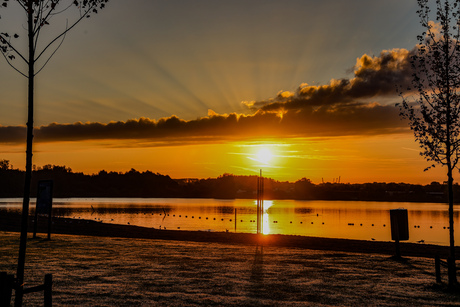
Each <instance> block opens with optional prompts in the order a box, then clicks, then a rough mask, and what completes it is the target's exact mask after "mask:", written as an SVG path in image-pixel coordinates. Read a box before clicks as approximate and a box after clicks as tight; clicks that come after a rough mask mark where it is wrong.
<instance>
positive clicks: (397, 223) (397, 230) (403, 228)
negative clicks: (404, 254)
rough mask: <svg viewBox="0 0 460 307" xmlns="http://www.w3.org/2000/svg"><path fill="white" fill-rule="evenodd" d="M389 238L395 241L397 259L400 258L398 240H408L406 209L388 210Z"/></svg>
mask: <svg viewBox="0 0 460 307" xmlns="http://www.w3.org/2000/svg"><path fill="white" fill-rule="evenodd" d="M390 222H391V240H394V241H395V248H396V255H395V257H396V258H397V259H401V249H400V246H399V241H405V240H409V220H408V216H407V209H392V210H390Z"/></svg>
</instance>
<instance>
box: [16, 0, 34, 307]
mask: <svg viewBox="0 0 460 307" xmlns="http://www.w3.org/2000/svg"><path fill="white" fill-rule="evenodd" d="M32 2H33V1H31V0H30V1H28V3H27V7H28V12H27V24H28V32H29V63H28V65H29V72H28V78H29V84H28V117H27V149H26V176H25V181H24V197H23V201H22V218H21V236H20V241H19V256H18V268H17V276H16V280H17V285H18V288H17V290H16V292H15V301H14V305H15V307H20V306H22V299H23V287H24V266H25V260H26V246H27V228H28V221H29V199H30V185H31V181H32V143H33V137H34V135H33V129H34V74H35V72H34V64H35V62H34V58H35V53H34V31H33V9H32Z"/></svg>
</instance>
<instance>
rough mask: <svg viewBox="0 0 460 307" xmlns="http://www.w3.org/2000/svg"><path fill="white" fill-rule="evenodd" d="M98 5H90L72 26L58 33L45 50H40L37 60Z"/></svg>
mask: <svg viewBox="0 0 460 307" xmlns="http://www.w3.org/2000/svg"><path fill="white" fill-rule="evenodd" d="M95 6H96V4H93V5H91V6H90V7H88V9H87V10H86V11H85V13H84V14H82V15H81V16H80V18H78V19H77V20H76V21H75V22H74V24H73V25H72V26H70V27H69V28H67V29H66V30H65V31H64V32H62V33H61V34H60V35H58V36H57V37H56V38H54V39H53V40H52V41H51V42H50V43H49V44H48V45H46V47H45V48H43V50H42V51H41V52H40V54H39V55H38V56H37V57H36V58H35V61H37V60H38V59H39V58H40V57H41V56H42V55H43V53H45V51H46V50H47V49H48V48H49V47H50V46H51V45H52V44H54V42H56V41H57V40H58V39H60V38H61V37H62V36H64V35H66V34H67V32H69V31H70V30H72V28H73V27H75V26H76V25H77V24H78V23H79V22H80V21H81V20H82V19H83V18H85V17H86V15H87V14H88V13H89V12H90V11H91V10H92V9H93V8H94V7H95Z"/></svg>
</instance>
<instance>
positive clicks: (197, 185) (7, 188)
mask: <svg viewBox="0 0 460 307" xmlns="http://www.w3.org/2000/svg"><path fill="white" fill-rule="evenodd" d="M24 176H25V174H24V171H21V170H18V169H14V168H13V167H12V166H11V165H10V163H9V161H8V160H0V198H6V197H21V196H22V193H23V182H24ZM39 180H53V181H54V189H53V195H54V197H165V198H167V197H184V198H249V199H254V198H256V188H257V176H255V175H254V176H237V175H232V174H224V175H222V176H220V177H218V178H207V179H171V178H170V177H169V176H167V175H161V174H158V173H153V172H150V171H145V172H139V171H136V170H135V169H131V170H130V171H128V172H124V173H122V172H107V171H104V170H102V171H100V172H99V173H97V174H92V175H87V174H83V173H75V172H72V169H70V168H68V167H65V166H59V165H45V166H43V167H38V168H36V167H34V171H33V176H32V196H31V197H35V196H36V195H35V194H36V187H37V184H38V181H39ZM264 185H265V192H264V193H265V199H296V200H365V201H408V202H447V187H446V185H445V184H441V183H438V182H432V183H431V184H429V185H414V184H406V183H379V182H374V183H364V184H349V183H321V184H314V183H313V182H311V180H309V179H307V178H302V179H300V180H298V181H296V182H287V181H284V182H283V181H276V180H273V179H270V178H265V181H264ZM454 191H455V194H457V195H458V196H460V187H459V186H458V185H455V186H454Z"/></svg>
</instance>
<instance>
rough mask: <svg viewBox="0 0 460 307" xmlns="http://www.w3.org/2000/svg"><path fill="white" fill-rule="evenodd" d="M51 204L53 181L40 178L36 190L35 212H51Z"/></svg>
mask: <svg viewBox="0 0 460 307" xmlns="http://www.w3.org/2000/svg"><path fill="white" fill-rule="evenodd" d="M52 205H53V181H52V180H40V181H39V182H38V191H37V208H36V210H37V213H39V214H51V208H52Z"/></svg>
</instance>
